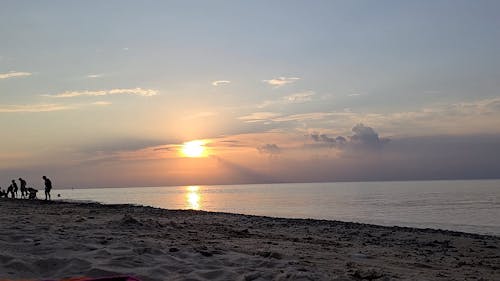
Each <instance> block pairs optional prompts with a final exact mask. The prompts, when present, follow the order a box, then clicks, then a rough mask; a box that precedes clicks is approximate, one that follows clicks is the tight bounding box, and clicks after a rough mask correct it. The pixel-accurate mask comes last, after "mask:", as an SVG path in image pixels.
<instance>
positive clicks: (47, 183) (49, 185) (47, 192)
mask: <svg viewBox="0 0 500 281" xmlns="http://www.w3.org/2000/svg"><path fill="white" fill-rule="evenodd" d="M42 178H43V180H44V181H45V200H50V190H51V189H52V182H51V181H50V180H49V178H47V177H46V176H43V177H42ZM47 198H48V199H47Z"/></svg>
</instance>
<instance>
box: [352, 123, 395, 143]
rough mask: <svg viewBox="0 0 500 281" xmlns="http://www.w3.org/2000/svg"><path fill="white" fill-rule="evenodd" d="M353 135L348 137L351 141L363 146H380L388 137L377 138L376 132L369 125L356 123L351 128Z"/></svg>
mask: <svg viewBox="0 0 500 281" xmlns="http://www.w3.org/2000/svg"><path fill="white" fill-rule="evenodd" d="M352 131H353V133H354V135H352V136H351V137H350V139H351V143H353V144H356V145H358V146H359V145H361V146H363V147H371V148H375V147H380V146H381V145H383V144H385V143H387V142H388V141H389V139H387V138H379V136H378V133H377V132H375V130H373V128H371V127H367V126H365V125H363V124H361V123H360V124H357V125H356V126H354V127H353V128H352Z"/></svg>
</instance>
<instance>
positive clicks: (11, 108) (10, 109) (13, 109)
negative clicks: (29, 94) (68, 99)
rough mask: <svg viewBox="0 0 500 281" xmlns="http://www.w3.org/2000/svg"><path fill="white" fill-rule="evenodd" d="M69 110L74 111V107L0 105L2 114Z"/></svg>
mask: <svg viewBox="0 0 500 281" xmlns="http://www.w3.org/2000/svg"><path fill="white" fill-rule="evenodd" d="M68 109H73V107H72V106H69V105H63V104H25V105H0V113H17V112H50V111H60V110H68Z"/></svg>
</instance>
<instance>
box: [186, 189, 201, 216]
mask: <svg viewBox="0 0 500 281" xmlns="http://www.w3.org/2000/svg"><path fill="white" fill-rule="evenodd" d="M199 190H200V187H199V186H188V187H186V191H187V193H186V201H187V207H188V208H189V209H193V210H199V209H200V199H201V196H200V194H199V193H198V191H199Z"/></svg>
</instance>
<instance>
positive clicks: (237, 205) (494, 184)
mask: <svg viewBox="0 0 500 281" xmlns="http://www.w3.org/2000/svg"><path fill="white" fill-rule="evenodd" d="M52 193H53V195H52V196H53V197H54V198H56V196H57V194H60V197H57V198H58V199H59V200H79V201H95V202H100V203H105V204H117V203H118V204H121V203H129V204H137V205H145V206H153V207H159V208H165V209H195V210H205V211H217V212H229V213H240V214H249V215H263V216H272V217H285V218H313V219H327V220H340V221H351V222H361V223H371V224H379V225H387V226H394V225H397V226H409V227H419V228H439V229H447V230H455V231H463V232H471V233H480V234H490V235H500V180H468V181H406V182H332V183H284V184H248V185H211V186H205V185H199V186H168V187H127V188H79V189H76V188H75V189H59V190H57V189H56V190H53V191H52ZM40 195H42V196H43V193H42V194H40Z"/></svg>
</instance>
